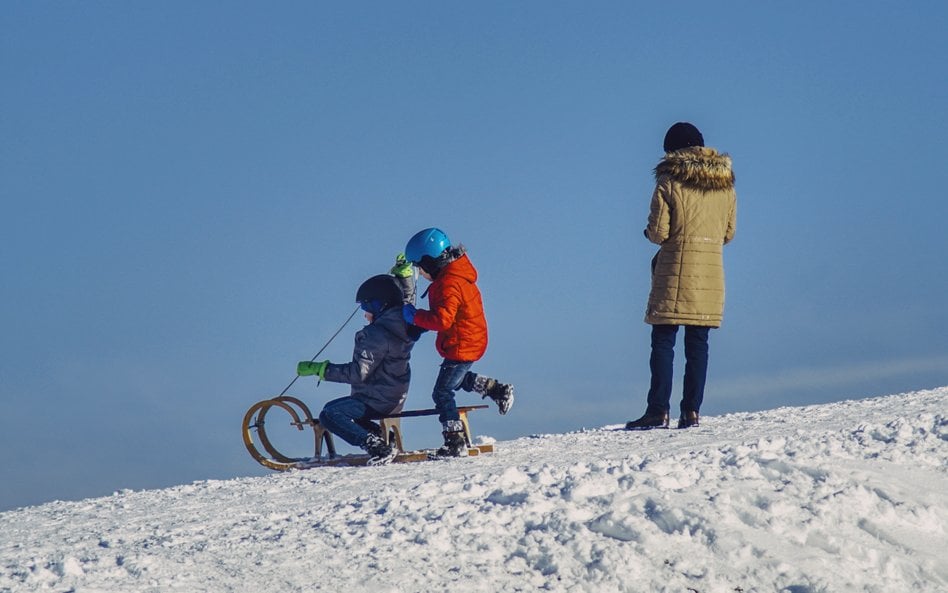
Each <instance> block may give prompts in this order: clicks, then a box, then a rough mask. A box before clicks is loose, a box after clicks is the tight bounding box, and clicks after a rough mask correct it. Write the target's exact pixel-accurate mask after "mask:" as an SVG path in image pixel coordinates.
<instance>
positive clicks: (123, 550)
mask: <svg viewBox="0 0 948 593" xmlns="http://www.w3.org/2000/svg"><path fill="white" fill-rule="evenodd" d="M946 411H948V388H941V389H937V390H933V391H925V392H917V393H909V394H903V395H894V396H889V397H882V398H875V399H868V400H858V401H847V402H842V403H836V404H830V405H821V406H811V407H806V408H781V409H777V410H772V411H767V412H758V413H745V414H731V415H727V416H719V417H709V418H705V419H703V423H702V426H701V427H700V428H697V429H691V430H685V431H678V430H668V431H651V432H646V433H627V432H625V431H613V430H610V428H615V427H606V428H604V429H600V430H588V431H582V432H576V433H570V434H550V435H535V436H531V437H526V438H521V439H518V440H514V441H508V442H500V443H497V449H498V453H496V454H494V455H488V456H482V457H479V458H469V459H460V460H454V461H448V462H428V463H416V464H403V465H392V466H388V467H381V468H321V469H314V470H308V471H298V472H292V473H287V474H274V475H272V476H268V477H264V478H244V479H235V480H228V481H209V482H199V483H195V484H191V485H187V486H180V487H175V488H169V489H165V490H158V491H144V492H121V493H116V494H115V495H113V496H110V497H105V498H97V499H89V500H85V501H80V502H54V503H50V504H45V505H42V506H37V507H31V508H26V509H19V510H15V511H9V512H5V513H2V514H0V591H2V592H26V591H30V592H33V591H47V590H48V591H59V592H65V591H72V592H74V593H92V592H103V591H115V592H126V593H127V592H134V591H149V592H151V591H154V592H162V593H164V592H172V591H173V592H188V593H193V592H196V591H247V592H259V591H268V592H291V591H298V592H309V591H373V592H414V591H426V592H427V591H464V592H471V591H485V592H497V591H537V590H548V591H575V592H580V591H596V592H608V591H643V592H649V591H681V592H685V591H699V592H701V593H708V592H735V591H743V592H750V591H761V592H763V591H768V592H771V591H783V592H787V593H805V592H814V593H815V592H824V591H825V592H836V591H874V592H883V591H885V592H888V591H906V592H907V591H933V592H934V591H946V590H948V555H946V553H945V550H948V419H946ZM235 446H240V445H239V442H235Z"/></svg>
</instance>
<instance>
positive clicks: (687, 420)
mask: <svg viewBox="0 0 948 593" xmlns="http://www.w3.org/2000/svg"><path fill="white" fill-rule="evenodd" d="M692 426H698V412H696V411H694V410H689V411H687V412H682V413H681V417H679V418H678V428H691V427H692Z"/></svg>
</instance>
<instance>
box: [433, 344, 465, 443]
mask: <svg viewBox="0 0 948 593" xmlns="http://www.w3.org/2000/svg"><path fill="white" fill-rule="evenodd" d="M472 364H473V363H470V362H462V361H457V360H445V361H444V362H442V363H441V370H440V371H439V372H438V379H437V381H435V386H434V391H432V393H431V399H432V400H434V405H435V409H436V410H438V420H440V421H441V425H442V427H443V428H444V430H445V431H447V432H458V431H461V430H463V426H462V425H461V416H460V415H459V414H458V407H457V403H455V401H454V392H455V390H457V389H458V388H460V387H461V382H462V381H463V380H464V378H465V376H466V375H467V374H468V369H470V368H471V365H472Z"/></svg>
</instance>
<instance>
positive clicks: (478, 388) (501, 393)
mask: <svg viewBox="0 0 948 593" xmlns="http://www.w3.org/2000/svg"><path fill="white" fill-rule="evenodd" d="M461 389H463V390H464V391H473V392H475V393H480V394H481V396H482V397H489V398H491V399H492V400H494V402H495V403H496V404H497V410H498V411H499V412H500V413H501V414H506V413H507V412H509V411H510V408H512V407H513V401H514V392H513V391H514V390H513V385H510V384H508V383H501V382H500V381H498V380H496V379H492V378H490V377H488V376H487V375H479V374H477V373H472V372H470V371H469V372H468V373H467V374H465V375H464V380H463V381H461Z"/></svg>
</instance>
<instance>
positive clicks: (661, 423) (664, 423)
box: [625, 412, 668, 430]
mask: <svg viewBox="0 0 948 593" xmlns="http://www.w3.org/2000/svg"><path fill="white" fill-rule="evenodd" d="M653 428H668V412H664V413H658V414H652V413H649V412H645V415H644V416H642V417H641V418H639V419H638V420H630V421H629V422H626V423H625V429H626V430H651V429H653Z"/></svg>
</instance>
